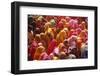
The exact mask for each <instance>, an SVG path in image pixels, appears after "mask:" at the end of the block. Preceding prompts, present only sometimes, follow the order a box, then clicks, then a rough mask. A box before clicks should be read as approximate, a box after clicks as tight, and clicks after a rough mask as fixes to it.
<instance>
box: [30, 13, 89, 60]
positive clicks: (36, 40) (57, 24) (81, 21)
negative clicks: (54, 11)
mask: <svg viewBox="0 0 100 76" xmlns="http://www.w3.org/2000/svg"><path fill="white" fill-rule="evenodd" d="M87 41H88V19H87V17H72V16H46V15H28V60H29V61H30V60H59V59H79V58H88V42H87Z"/></svg>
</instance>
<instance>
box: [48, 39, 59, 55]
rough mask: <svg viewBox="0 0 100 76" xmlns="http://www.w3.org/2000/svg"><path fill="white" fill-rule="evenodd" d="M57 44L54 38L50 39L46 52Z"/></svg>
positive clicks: (50, 50) (49, 51)
mask: <svg viewBox="0 0 100 76" xmlns="http://www.w3.org/2000/svg"><path fill="white" fill-rule="evenodd" d="M56 46H57V41H56V40H55V39H52V41H51V42H50V43H49V45H48V51H47V54H48V55H49V54H50V53H51V52H52V51H53V50H54V48H55V47H56Z"/></svg>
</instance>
